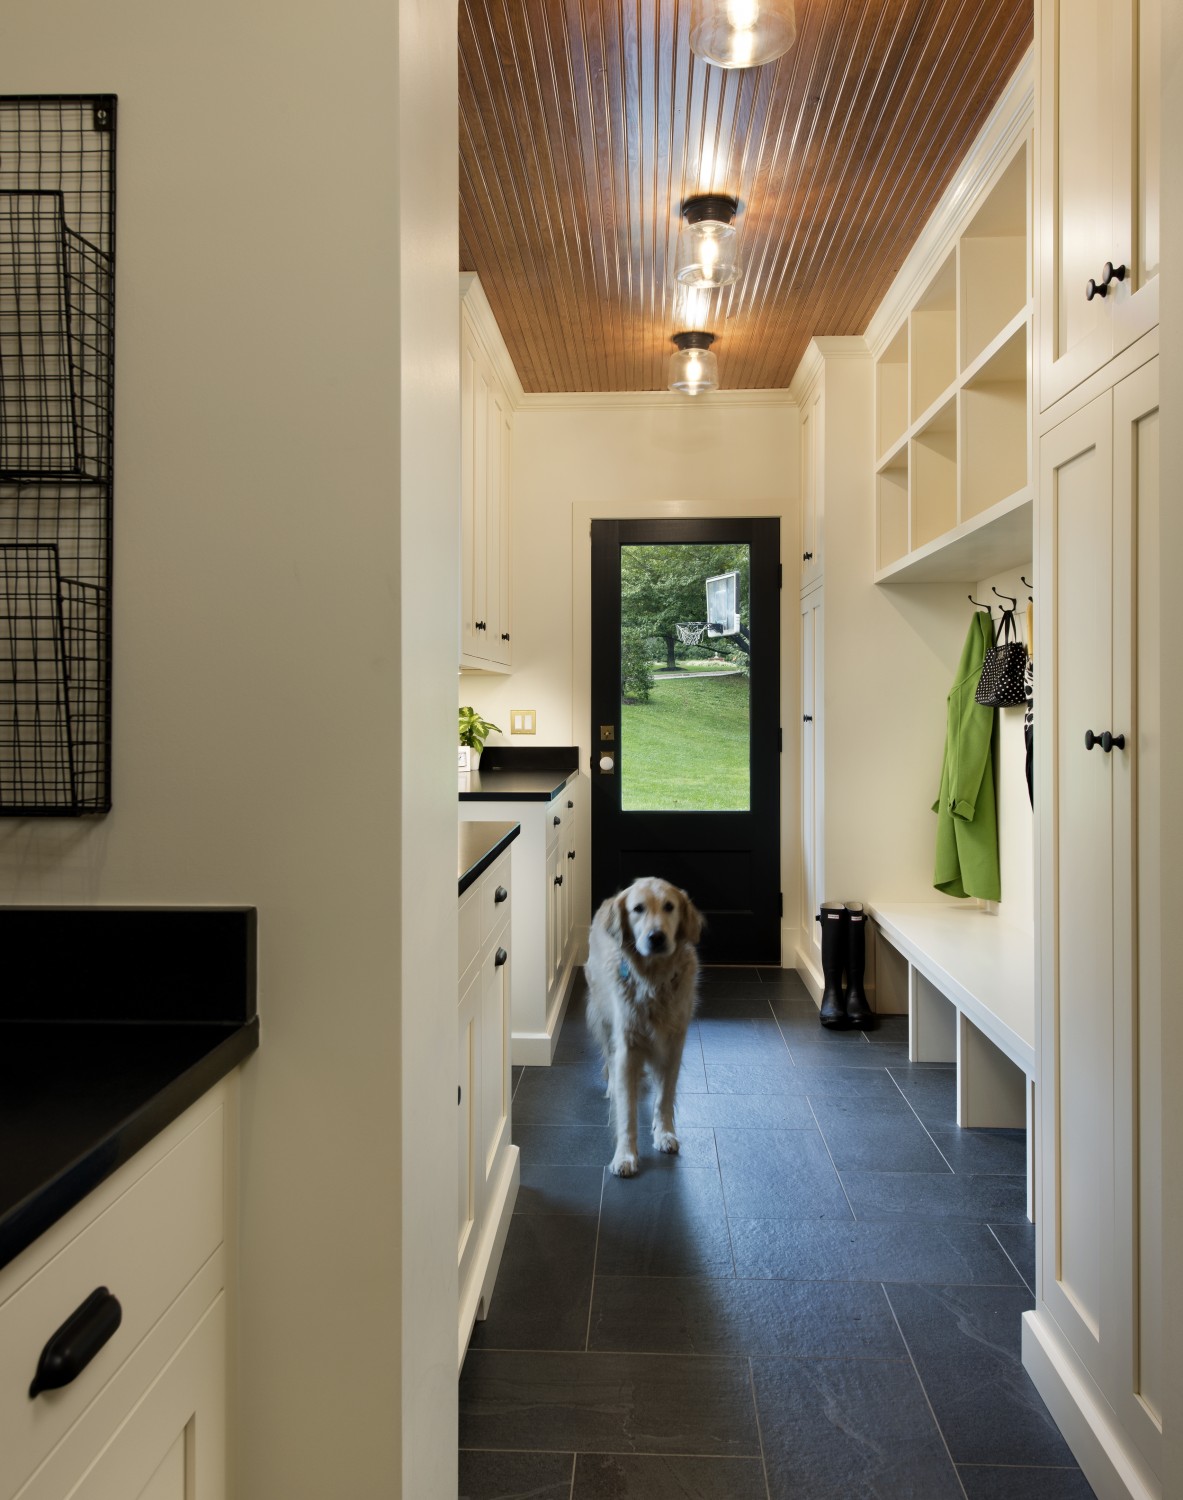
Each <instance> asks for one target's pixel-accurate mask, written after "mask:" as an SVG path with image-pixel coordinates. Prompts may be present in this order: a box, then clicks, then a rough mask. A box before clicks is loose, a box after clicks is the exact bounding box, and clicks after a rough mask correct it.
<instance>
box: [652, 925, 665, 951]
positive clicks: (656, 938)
mask: <svg viewBox="0 0 1183 1500" xmlns="http://www.w3.org/2000/svg"><path fill="white" fill-rule="evenodd" d="M664 947H665V933H664V932H662V930H661V929H660V928H658V929H657V930H656V932H651V933H650V934H649V948H650V951H652V950H653V949H655V948H664Z"/></svg>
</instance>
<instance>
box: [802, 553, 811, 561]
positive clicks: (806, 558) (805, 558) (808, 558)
mask: <svg viewBox="0 0 1183 1500" xmlns="http://www.w3.org/2000/svg"><path fill="white" fill-rule="evenodd" d="M801 561H802V562H812V561H813V553H812V552H802V554H801Z"/></svg>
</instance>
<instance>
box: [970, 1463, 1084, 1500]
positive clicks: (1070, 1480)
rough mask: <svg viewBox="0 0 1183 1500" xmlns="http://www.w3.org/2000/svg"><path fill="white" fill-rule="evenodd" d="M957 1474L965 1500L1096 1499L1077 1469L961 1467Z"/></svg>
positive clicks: (971, 1465)
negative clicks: (966, 1499)
mask: <svg viewBox="0 0 1183 1500" xmlns="http://www.w3.org/2000/svg"><path fill="white" fill-rule="evenodd" d="M957 1473H958V1475H959V1476H960V1479H961V1483H962V1484H963V1485H964V1486H965V1493H966V1495H968V1497H969V1500H1096V1495H1095V1494H1094V1492H1093V1487H1092V1485H1091V1484H1089V1482H1088V1480H1087V1479H1086V1478H1085V1477H1084V1475H1083V1474H1082V1473H1081V1472H1080V1470H1079V1469H1032V1468H1027V1469H1018V1468H983V1467H980V1466H977V1465H973V1464H962V1465H960V1466H959V1467H958V1469H957Z"/></svg>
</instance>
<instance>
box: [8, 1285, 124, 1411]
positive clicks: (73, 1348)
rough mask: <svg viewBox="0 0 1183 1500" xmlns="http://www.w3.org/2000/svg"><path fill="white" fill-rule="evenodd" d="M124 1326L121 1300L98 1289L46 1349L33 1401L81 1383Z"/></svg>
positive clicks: (32, 1390)
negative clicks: (107, 1343) (73, 1382)
mask: <svg viewBox="0 0 1183 1500" xmlns="http://www.w3.org/2000/svg"><path fill="white" fill-rule="evenodd" d="M122 1322H123V1309H122V1307H120V1305H119V1299H118V1298H117V1297H113V1296H112V1295H111V1293H110V1292H109V1291H108V1290H107V1288H106V1287H105V1286H100V1287H96V1288H95V1289H94V1291H93V1292H91V1294H90V1296H89V1297H88V1298H87V1299H86V1301H85V1302H83V1303H82V1304H81V1306H79V1307H77V1308H75V1309H74V1311H73V1312H72V1313H71V1314H70V1316H69V1317H68V1318H67V1319H66V1321H65V1322H64V1323H63V1324H62V1326H61V1327H60V1328H59V1329H58V1330H57V1332H56V1333H54V1334H52V1335H51V1337H50V1340H49V1342H48V1343H47V1344H46V1346H45V1348H44V1349H42V1351H41V1358H40V1359H39V1360H38V1361H37V1373H36V1375H34V1376H33V1384H32V1385H31V1386H30V1387H29V1400H30V1401H32V1400H33V1398H34V1397H35V1396H39V1395H40V1394H41V1392H42V1391H58V1390H61V1388H62V1386H64V1385H69V1384H70V1382H71V1381H72V1380H77V1378H78V1376H79V1375H81V1374H82V1372H83V1370H85V1369H86V1367H87V1365H88V1364H90V1362H91V1360H92V1359H93V1358H94V1357H95V1355H96V1354H97V1353H98V1352H99V1350H100V1349H101V1348H102V1347H103V1345H104V1344H105V1343H106V1342H107V1340H108V1339H109V1338H110V1337H111V1335H112V1334H113V1333H114V1332H115V1330H116V1329H117V1328H118V1327H119V1325H120V1323H122Z"/></svg>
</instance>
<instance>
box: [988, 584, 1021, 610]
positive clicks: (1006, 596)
mask: <svg viewBox="0 0 1183 1500" xmlns="http://www.w3.org/2000/svg"><path fill="white" fill-rule="evenodd" d="M990 588H991V591H992V592H993V593H995V594H998V590H997V589H996V588H994V585H993V584H991V585H990ZM998 597H999V598H1000V599H1010V607H1011V609H1016V608H1017V607H1018V603H1019V601H1018V600H1017V599H1011V597H1010V595H1009V594H998Z"/></svg>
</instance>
